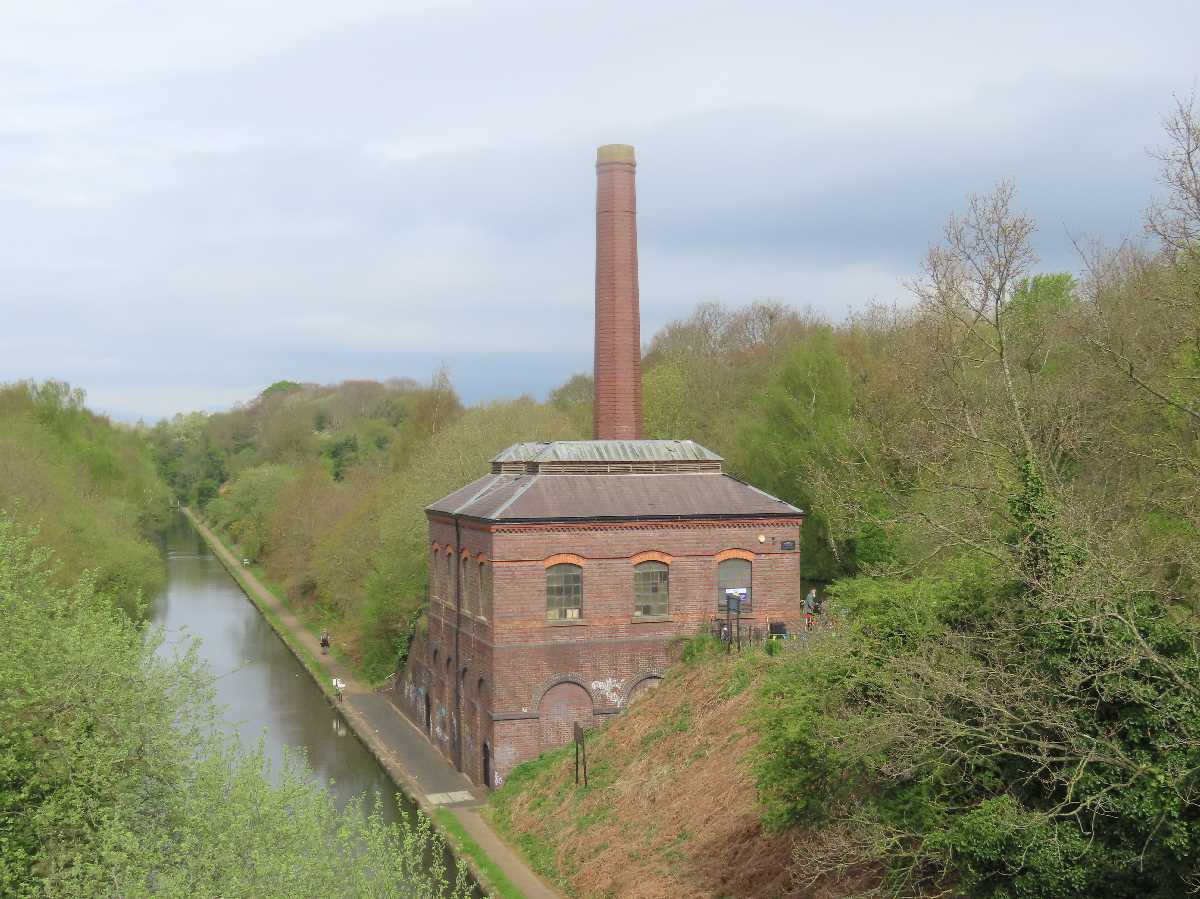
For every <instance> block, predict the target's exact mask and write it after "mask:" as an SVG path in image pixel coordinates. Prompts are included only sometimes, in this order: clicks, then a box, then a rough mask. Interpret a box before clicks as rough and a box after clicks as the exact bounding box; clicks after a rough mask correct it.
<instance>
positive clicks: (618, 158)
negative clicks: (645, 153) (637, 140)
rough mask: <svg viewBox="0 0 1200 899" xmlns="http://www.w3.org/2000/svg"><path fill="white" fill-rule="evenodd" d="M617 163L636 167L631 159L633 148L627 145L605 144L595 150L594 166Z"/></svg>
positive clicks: (632, 158) (634, 161)
mask: <svg viewBox="0 0 1200 899" xmlns="http://www.w3.org/2000/svg"><path fill="white" fill-rule="evenodd" d="M610 162H617V163H625V164H626V165H636V164H637V162H636V160H635V159H634V157H633V147H632V146H631V145H629V144H605V145H604V146H602V147H598V148H597V149H596V165H604V164H605V163H610Z"/></svg>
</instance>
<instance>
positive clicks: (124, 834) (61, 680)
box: [0, 514, 466, 897]
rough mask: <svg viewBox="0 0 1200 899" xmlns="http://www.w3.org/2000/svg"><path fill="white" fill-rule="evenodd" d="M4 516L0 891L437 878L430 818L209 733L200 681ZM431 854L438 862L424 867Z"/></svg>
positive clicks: (309, 892)
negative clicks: (392, 813)
mask: <svg viewBox="0 0 1200 899" xmlns="http://www.w3.org/2000/svg"><path fill="white" fill-rule="evenodd" d="M50 566H51V554H50V552H49V551H48V550H45V549H38V548H36V547H35V545H34V542H33V539H32V536H31V535H30V534H29V533H27V532H25V531H23V530H22V529H21V528H19V527H17V526H16V524H15V523H14V522H13V521H12V519H11V518H10V517H9V516H6V515H3V514H0V618H2V619H3V620H4V622H5V624H6V628H7V631H6V638H5V640H4V641H0V683H3V684H4V685H5V689H4V690H3V691H0V720H3V721H4V722H5V726H4V728H3V729H0V849H2V851H0V893H3V895H6V896H28V897H37V896H46V897H76V896H111V897H118V896H120V897H130V896H137V897H143V896H144V897H150V896H154V897H164V896H165V897H189V896H195V895H202V896H218V895H220V896H296V897H307V896H313V897H315V896H329V895H333V896H345V897H352V896H353V897H358V896H363V895H372V896H387V897H411V896H433V895H453V896H462V895H465V894H466V889H465V884H464V879H463V878H464V874H463V872H462V870H461V868H460V870H459V872H458V886H457V887H454V888H451V889H448V888H447V886H446V883H445V873H446V872H444V871H443V870H441V869H440V868H439V865H438V863H437V859H438V858H439V857H440V851H441V847H440V844H439V843H438V841H437V840H436V839H434V838H433V837H432V835H431V833H430V830H429V826H428V822H427V821H422V822H402V823H401V824H400V825H399V826H390V825H386V824H384V823H383V822H382V821H381V820H380V819H379V817H378V816H377V815H376V816H374V817H370V818H368V817H366V816H364V814H363V811H362V808H361V806H359V805H354V804H352V805H351V806H349V807H348V808H347V809H346V810H344V811H342V812H338V811H337V809H336V808H335V807H334V805H333V801H332V798H331V797H330V795H329V794H328V793H327V792H326V791H325V790H324V789H323V788H322V787H321V786H320V785H319V784H318V783H317V782H316V781H315V779H314V778H313V776H312V773H311V772H310V771H309V770H308V769H307V767H306V766H305V765H304V763H303V760H302V759H299V758H291V759H289V760H288V761H287V762H286V764H285V766H284V769H283V771H281V772H279V777H278V780H279V782H278V784H277V785H273V784H272V782H271V779H270V778H269V777H268V772H267V771H266V767H265V761H264V757H263V752H262V749H261V747H260V748H259V750H258V752H245V751H243V750H241V749H240V748H238V747H237V746H236V745H235V744H231V743H226V742H222V741H221V740H220V739H218V738H217V737H215V736H214V733H216V729H215V726H214V717H213V710H212V706H211V704H210V696H211V691H210V689H209V684H210V682H211V675H210V674H209V673H208V672H207V671H205V670H204V669H203V668H202V667H201V666H200V665H199V664H198V663H197V661H196V656H195V654H194V651H190V650H189V651H187V652H185V653H184V654H183V655H181V656H177V657H174V658H167V657H166V656H164V655H163V654H161V653H160V652H159V650H160V647H161V642H162V635H161V634H154V633H152V634H150V635H149V636H148V638H147V635H146V634H144V633H143V631H142V630H141V629H140V628H139V627H138V626H136V625H135V624H134V623H132V621H131V620H130V619H129V618H128V617H126V616H125V615H123V614H121V613H119V612H117V611H116V610H114V609H113V607H112V605H111V604H110V603H109V601H108V599H107V598H106V597H104V596H103V595H101V594H100V593H98V592H97V591H96V588H95V581H94V578H93V577H92V576H90V575H89V576H85V577H83V578H81V579H80V580H79V581H77V582H75V583H74V584H72V585H70V586H68V587H58V586H55V585H54V584H53V582H52V579H51V575H50V571H51V568H50ZM431 859H432V864H431V863H430V860H431Z"/></svg>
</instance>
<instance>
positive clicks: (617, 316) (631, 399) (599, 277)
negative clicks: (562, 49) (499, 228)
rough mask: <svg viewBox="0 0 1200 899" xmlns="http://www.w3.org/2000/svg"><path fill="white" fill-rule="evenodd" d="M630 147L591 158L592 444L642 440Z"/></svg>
mask: <svg viewBox="0 0 1200 899" xmlns="http://www.w3.org/2000/svg"><path fill="white" fill-rule="evenodd" d="M634 172H635V162H634V155H633V147H627V146H623V145H620V144H616V145H610V146H606V147H601V148H600V150H599V152H598V153H597V157H596V332H595V333H596V346H595V355H594V357H593V358H594V360H595V361H594V366H595V372H594V373H595V405H594V407H593V415H594V419H593V430H594V434H595V437H596V439H597V440H636V439H640V438H641V436H642V343H641V334H640V324H639V315H640V313H639V311H638V302H639V301H638V256H637V195H636V190H635V187H634Z"/></svg>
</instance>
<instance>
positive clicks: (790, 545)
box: [780, 540, 796, 552]
mask: <svg viewBox="0 0 1200 899" xmlns="http://www.w3.org/2000/svg"><path fill="white" fill-rule="evenodd" d="M780 545H781V546H782V547H783V551H784V552H787V551H788V550H795V548H796V541H795V540H784V541H783V543H781V544H780Z"/></svg>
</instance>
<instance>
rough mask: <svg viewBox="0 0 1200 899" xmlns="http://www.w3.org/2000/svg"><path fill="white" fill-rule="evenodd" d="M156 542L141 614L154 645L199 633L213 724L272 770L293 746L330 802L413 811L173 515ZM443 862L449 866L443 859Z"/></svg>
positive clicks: (391, 816) (387, 814) (390, 812)
mask: <svg viewBox="0 0 1200 899" xmlns="http://www.w3.org/2000/svg"><path fill="white" fill-rule="evenodd" d="M164 550H165V553H166V561H167V586H166V587H165V588H164V590H163V591H162V593H161V594H160V595H159V596H158V597H156V598H155V600H154V602H153V603H152V604H151V606H150V609H149V613H150V617H151V620H152V621H153V622H154V623H155V624H158V625H160V626H161V627H162V628H163V629H164V630H165V632H166V643H165V644H164V646H163V649H162V651H163V652H173V651H174V648H176V647H181V646H182V645H183V644H184V643H186V642H187V641H189V640H198V641H199V648H198V652H199V655H200V657H201V658H202V659H203V660H204V661H205V663H207V665H208V667H209V670H210V671H211V672H212V674H213V675H214V676H215V683H214V689H215V691H216V700H217V703H218V705H219V707H220V715H221V726H222V727H224V728H225V729H226V730H227V731H228V732H229V733H230V734H237V735H238V737H239V738H240V739H241V741H242V743H243V744H245V745H250V746H253V745H255V744H256V743H257V742H258V741H259V740H260V739H261V740H262V741H263V743H264V747H265V750H266V754H267V757H268V758H269V759H270V760H271V764H272V768H273V770H275V771H277V770H278V769H279V767H280V765H281V762H282V759H283V754H284V749H285V747H287V748H290V749H295V748H301V749H303V750H304V752H305V754H306V755H307V758H308V763H309V766H310V767H311V768H312V770H313V773H314V774H315V776H316V777H317V779H318V780H320V781H321V782H322V783H323V784H324V785H325V786H326V788H327V789H328V790H329V791H330V792H331V793H332V794H333V795H334V797H335V799H336V801H337V804H338V806H339V807H343V806H344V805H345V803H346V802H347V801H348V800H349V799H351V798H352V797H354V796H358V795H362V794H366V799H367V802H366V805H367V807H368V808H369V807H370V806H371V804H372V802H373V801H374V799H375V797H376V796H378V797H379V799H380V801H381V803H382V808H383V816H384V818H385V820H387V821H395V820H397V819H398V818H399V817H400V816H401V815H411V814H413V813H414V812H415V806H414V805H413V804H412V803H411V802H409V800H408V799H407V797H404V796H403V795H401V798H400V803H399V804H398V803H397V799H396V794H397V788H396V786H395V785H394V784H393V783H392V780H391V778H389V777H388V775H387V773H386V772H385V771H384V770H383V768H382V767H380V765H379V763H378V762H377V761H376V760H375V757H374V756H373V755H371V753H370V752H368V751H367V749H366V747H365V746H363V744H362V743H360V742H359V741H358V738H357V737H355V736H354V733H353V732H352V731H351V730H350V727H349V725H348V724H347V723H346V721H345V719H344V718H343V717H342V716H341V714H340V713H339V712H338V710H337V709H336V708H334V707H333V706H332V705H330V703H329V701H328V700H327V699H326V698H325V694H324V693H322V692H321V689H320V688H319V687H318V686H317V685H316V684H315V683H314V682H313V681H312V678H311V677H310V676H309V674H308V672H307V671H306V670H305V669H304V667H303V666H302V665H301V664H300V662H299V661H298V660H297V659H296V657H295V656H293V655H292V653H291V651H290V650H289V649H288V648H287V646H285V645H284V643H283V641H282V640H281V639H280V638H279V636H278V635H277V634H276V633H275V631H274V630H272V629H271V626H270V625H269V624H268V623H267V621H266V619H264V618H263V617H262V616H261V615H260V614H259V613H258V610H257V609H256V608H255V606H254V605H253V604H252V603H251V602H250V600H249V599H247V598H246V595H245V594H244V593H242V590H241V587H239V586H238V584H237V582H236V581H234V579H233V578H232V577H230V575H229V572H227V571H226V570H225V568H224V567H223V566H222V565H221V562H220V561H219V560H218V559H217V557H216V556H215V555H213V553H212V551H211V550H210V549H209V547H208V544H206V543H205V542H204V539H203V538H202V537H201V536H200V534H199V533H197V531H196V529H195V528H193V527H192V525H191V524H190V522H188V520H187V519H186V518H184V517H183V515H179V516H178V517H177V519H176V521H175V522H174V524H173V525H172V526H171V527H170V528H169V529H168V530H167V532H166V534H165V535H164ZM446 862H447V865H448V870H450V871H453V870H454V860H453V858H452V857H451V856H449V855H447V857H446ZM478 895H482V894H478Z"/></svg>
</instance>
